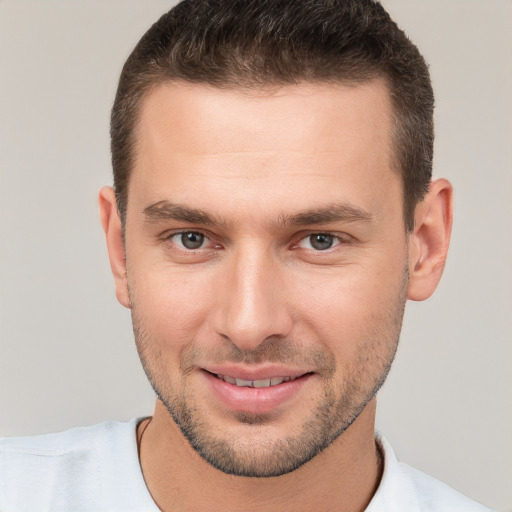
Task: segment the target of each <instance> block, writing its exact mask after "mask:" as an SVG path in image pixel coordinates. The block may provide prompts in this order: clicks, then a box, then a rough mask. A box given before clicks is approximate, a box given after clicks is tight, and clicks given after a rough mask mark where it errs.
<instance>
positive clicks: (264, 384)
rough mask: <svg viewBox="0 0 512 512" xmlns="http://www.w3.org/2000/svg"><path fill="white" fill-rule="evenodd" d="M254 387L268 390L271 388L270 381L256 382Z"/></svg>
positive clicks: (253, 383)
mask: <svg viewBox="0 0 512 512" xmlns="http://www.w3.org/2000/svg"><path fill="white" fill-rule="evenodd" d="M252 385H253V386H254V387H255V388H268V387H269V386H270V379H261V380H254V381H253V382H252Z"/></svg>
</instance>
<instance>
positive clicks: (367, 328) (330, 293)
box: [295, 258, 405, 360]
mask: <svg viewBox="0 0 512 512" xmlns="http://www.w3.org/2000/svg"><path fill="white" fill-rule="evenodd" d="M397 262H398V263H399V264H397ZM332 270H333V271H332V272H331V273H330V275H322V276H319V275H317V276H314V275H311V274H310V275H308V276H307V279H297V280H296V281H295V282H296V284H297V294H296V296H297V297H298V298H299V300H298V301H297V304H300V306H299V307H300V308H301V313H300V316H301V318H302V323H303V329H305V330H306V332H307V334H306V333H305V335H306V336H307V337H310V336H314V337H315V338H316V339H317V340H319V342H320V343H323V344H325V345H326V347H327V348H328V350H330V351H331V352H333V353H335V355H336V356H337V358H339V359H345V360H349V359H350V358H353V356H354V354H355V353H356V352H357V351H359V350H360V349H361V348H362V347H363V346H364V345H365V344H369V343H373V344H375V343H380V342H386V341H387V340H388V339H390V340H394V338H395V337H396V324H397V321H398V323H399V322H400V321H401V310H402V306H403V302H404V301H405V299H404V297H403V289H404V288H403V287H404V277H403V274H404V273H403V267H402V266H401V259H399V258H397V259H396V260H395V263H394V264H393V265H391V264H388V265H384V264H383V265H379V264H377V263H375V262H374V264H373V265H371V266H368V267H365V266H363V265H358V266H357V267H356V266H355V265H354V266H353V267H352V268H348V267H347V268H344V269H332ZM328 274H329V273H328Z"/></svg>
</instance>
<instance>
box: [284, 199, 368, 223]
mask: <svg viewBox="0 0 512 512" xmlns="http://www.w3.org/2000/svg"><path fill="white" fill-rule="evenodd" d="M372 220H373V215H372V214H371V213H369V212H367V211H365V210H363V209H362V208H359V207H356V206H352V205H351V204H348V203H336V204H330V205H327V206H323V207H321V208H316V209H314V210H308V211H304V212H299V213H296V214H294V215H283V216H281V217H280V219H279V223H280V224H281V225H283V226H306V225H310V224H329V223H331V222H365V223H366V222H371V221H372Z"/></svg>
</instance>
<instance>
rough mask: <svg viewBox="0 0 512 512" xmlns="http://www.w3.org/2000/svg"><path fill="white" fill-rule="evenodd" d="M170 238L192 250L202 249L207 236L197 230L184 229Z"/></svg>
mask: <svg viewBox="0 0 512 512" xmlns="http://www.w3.org/2000/svg"><path fill="white" fill-rule="evenodd" d="M170 240H171V241H172V242H173V243H175V244H176V245H178V246H181V247H183V248H185V249H188V250H189V251H192V250H194V249H201V247H202V246H203V244H204V242H205V240H206V237H205V236H204V235H203V234H202V233H198V232H197V231H183V232H181V233H176V234H175V235H173V236H171V237H170Z"/></svg>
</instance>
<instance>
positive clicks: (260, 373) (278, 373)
mask: <svg viewBox="0 0 512 512" xmlns="http://www.w3.org/2000/svg"><path fill="white" fill-rule="evenodd" d="M202 369H203V370H206V371H207V372H209V373H213V374H215V375H228V376H229V377H234V378H236V379H243V380H252V381H254V380H264V379H270V378H272V377H293V378H297V377H300V376H301V375H304V374H306V373H310V370H301V369H298V368H290V367H286V366H279V365H270V366H269V365H267V366H260V367H254V368H247V367H242V366H239V365H230V364H222V365H211V366H210V365H208V366H204V367H203V368H202Z"/></svg>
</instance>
